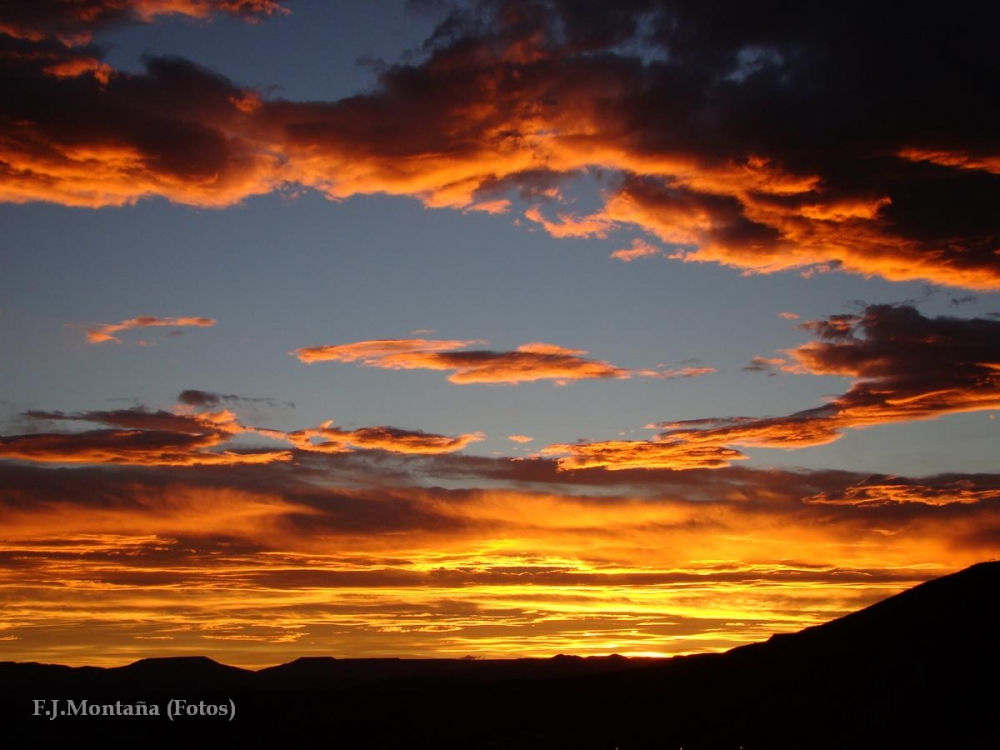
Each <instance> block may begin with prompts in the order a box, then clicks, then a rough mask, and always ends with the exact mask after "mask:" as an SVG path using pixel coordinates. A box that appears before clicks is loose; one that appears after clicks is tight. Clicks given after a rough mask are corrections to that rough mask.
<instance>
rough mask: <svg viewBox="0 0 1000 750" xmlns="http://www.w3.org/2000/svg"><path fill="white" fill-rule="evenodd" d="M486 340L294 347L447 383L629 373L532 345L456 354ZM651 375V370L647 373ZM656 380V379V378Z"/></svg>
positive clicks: (302, 353) (322, 358)
mask: <svg viewBox="0 0 1000 750" xmlns="http://www.w3.org/2000/svg"><path fill="white" fill-rule="evenodd" d="M485 343H487V342H485V341H471V340H470V341H455V340H427V339H384V340H378V341H357V342H354V343H351V344H339V345H335V346H316V347H306V348H302V349H296V350H295V351H294V352H291V354H292V355H293V356H295V357H298V359H299V360H300V361H302V362H306V363H307V364H311V363H313V362H360V363H361V364H362V365H364V366H365V367H379V368H382V369H386V370H416V369H421V370H444V371H448V370H454V373H453V374H451V375H449V376H448V380H449V381H451V382H452V383H458V384H460V385H467V384H470V383H487V384H516V383H525V382H530V381H535V380H555V381H557V382H558V383H564V382H569V381H571V380H585V379H591V378H598V379H607V378H627V377H630V375H631V374H632V373H631V371H629V370H626V369H623V368H621V367H615V366H614V365H612V364H609V363H607V362H600V361H596V360H592V359H586V358H584V357H583V356H582V355H584V354H587V352H586V351H583V350H582V349H567V348H565V347H562V346H557V345H555V344H545V343H541V342H533V343H529V344H522V345H521V346H519V347H517V349H515V350H514V351H492V350H487V349H474V350H471V351H457V350H459V349H464V348H465V347H468V346H472V345H474V344H485ZM649 372H651V373H652V372H654V371H649ZM657 377H660V375H657Z"/></svg>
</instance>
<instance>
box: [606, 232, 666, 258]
mask: <svg viewBox="0 0 1000 750" xmlns="http://www.w3.org/2000/svg"><path fill="white" fill-rule="evenodd" d="M654 255H662V251H661V250H660V248H658V247H656V245H651V244H650V243H648V242H646V240H644V239H641V238H639V237H636V238H635V239H634V240H632V247H629V248H625V247H623V248H621V249H620V250H615V251H614V252H613V253H611V257H612V258H617V259H618V260H623V261H625V262H626V263H629V262H631V261H633V260H635V259H636V258H650V257H652V256H654Z"/></svg>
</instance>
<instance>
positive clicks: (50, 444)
mask: <svg viewBox="0 0 1000 750" xmlns="http://www.w3.org/2000/svg"><path fill="white" fill-rule="evenodd" d="M181 397H182V398H181V400H182V402H183V406H179V407H177V410H176V411H173V412H168V411H162V410H157V411H150V410H147V409H144V408H132V409H119V410H114V411H88V412H78V413H72V414H67V413H64V412H60V411H54V412H46V411H37V410H36V411H28V412H25V413H24V414H23V415H22V416H23V417H24V418H25V419H27V420H30V421H33V422H45V423H52V422H55V423H85V424H88V425H95V426H99V428H98V429H86V430H83V431H75V432H48V433H46V432H37V431H36V432H31V433H27V434H22V435H10V436H0V459H14V460H20V461H31V462H36V463H55V464H119V465H140V466H204V465H238V464H260V463H271V462H275V461H291V460H293V458H295V457H296V456H297V455H301V454H303V453H307V454H308V453H352V452H355V451H362V452H363V451H387V452H391V453H412V454H418V455H433V454H441V453H451V452H454V451H459V450H462V449H463V448H465V447H466V446H468V445H470V444H471V443H474V442H478V441H480V440H482V439H484V438H485V435H484V434H483V433H481V432H475V433H468V434H462V435H458V436H456V437H450V436H447V435H438V434H434V433H427V432H422V431H419V430H402V429H399V428H396V427H361V428H358V429H356V430H342V429H339V428H337V427H334V426H333V423H332V422H326V423H325V424H323V425H321V426H320V427H316V428H309V429H304V430H295V431H291V432H285V431H282V430H274V429H268V428H263V427H253V426H249V425H245V424H243V423H242V422H241V421H240V419H239V418H238V417H237V415H236V414H235V413H234V412H233V411H231V410H229V409H219V410H216V411H204V410H202V411H196V410H195V409H206V408H207V409H211V408H212V407H215V406H218V405H219V403H220V402H222V401H227V402H230V403H235V404H236V405H240V404H242V403H244V402H246V401H247V400H246V399H241V398H240V397H237V396H224V395H221V394H212V393H207V392H205V391H184V392H182V394H181ZM260 400H261V399H250V400H249V401H250V403H251V404H252V403H253V402H255V401H260ZM255 436H256V437H263V438H267V439H269V440H274V441H278V442H283V443H288V444H290V445H291V446H293V449H283V450H265V449H261V448H247V447H241V448H239V449H229V450H226V449H225V447H226V446H227V444H229V443H230V441H233V440H235V439H237V438H243V439H244V440H246V439H252V438H253V437H255Z"/></svg>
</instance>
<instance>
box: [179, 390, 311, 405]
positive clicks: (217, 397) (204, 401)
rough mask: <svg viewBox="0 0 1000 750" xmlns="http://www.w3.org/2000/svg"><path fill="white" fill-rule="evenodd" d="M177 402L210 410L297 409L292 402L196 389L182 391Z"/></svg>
mask: <svg viewBox="0 0 1000 750" xmlns="http://www.w3.org/2000/svg"><path fill="white" fill-rule="evenodd" d="M177 401H178V402H179V403H182V404H184V405H185V406H194V407H198V408H209V409H211V408H217V407H220V406H231V407H236V406H249V407H260V406H281V407H287V408H290V409H294V408H295V404H293V403H292V402H291V401H280V402H279V401H277V400H275V399H273V398H261V397H250V396H238V395H236V394H233V393H213V392H212V391H199V390H195V389H188V390H184V391H181V392H180V394H178V396H177Z"/></svg>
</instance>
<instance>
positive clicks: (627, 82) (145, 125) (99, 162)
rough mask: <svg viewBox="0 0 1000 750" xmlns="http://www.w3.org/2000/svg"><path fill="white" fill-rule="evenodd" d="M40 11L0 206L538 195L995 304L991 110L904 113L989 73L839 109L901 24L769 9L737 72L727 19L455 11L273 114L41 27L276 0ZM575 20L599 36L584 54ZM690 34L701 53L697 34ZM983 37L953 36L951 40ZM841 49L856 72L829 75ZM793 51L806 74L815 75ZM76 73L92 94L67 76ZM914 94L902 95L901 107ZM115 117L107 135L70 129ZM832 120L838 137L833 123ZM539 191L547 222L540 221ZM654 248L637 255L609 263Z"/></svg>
mask: <svg viewBox="0 0 1000 750" xmlns="http://www.w3.org/2000/svg"><path fill="white" fill-rule="evenodd" d="M501 5H504V3H501ZM35 6H36V4H30V3H27V2H17V3H15V6H12V10H8V11H6V13H7V15H8V16H10V17H9V18H0V21H2V25H3V27H4V28H7V29H13V30H14V31H13V32H12V35H8V36H5V37H2V39H4V40H6V41H5V42H4V43H5V44H8V45H10V46H12V47H14V48H15V49H13V50H12V54H10V55H7V56H6V57H3V58H2V59H3V65H4V72H5V74H6V75H7V76H8V77H9V78H10V80H12V81H15V82H16V85H15V86H13V88H11V90H10V91H9V92H7V95H6V96H4V97H2V98H0V101H2V102H3V104H2V105H0V116H2V118H3V121H4V122H5V123H7V125H6V127H5V131H4V133H3V134H2V137H0V159H2V160H3V162H4V163H5V164H6V165H7V167H6V170H5V173H4V176H3V179H2V180H0V200H3V201H8V202H15V203H23V202H28V201H38V200H43V201H51V202H57V203H61V204H65V205H75V206H92V207H97V206H106V205H127V204H130V203H134V202H135V201H137V200H141V199H143V198H146V197H151V196H161V197H164V198H167V199H168V200H171V201H175V202H179V203H184V204H190V205H199V206H215V207H219V206H227V205H232V204H234V203H238V202H240V201H242V200H244V199H246V198H247V197H250V196H254V195H261V194H265V193H269V192H273V191H275V190H280V189H283V188H285V187H299V186H301V187H306V188H311V189H315V190H317V191H320V192H322V193H324V194H325V195H328V196H329V197H331V198H335V199H340V198H346V197H349V196H352V195H358V194H388V195H405V196H411V197H414V198H416V199H418V200H420V201H422V202H423V203H424V204H425V205H427V206H431V207H451V208H455V209H460V210H482V211H488V212H503V211H507V210H508V209H510V208H511V207H512V203H511V196H510V195H509V194H510V193H511V192H514V193H515V194H516V195H517V196H519V197H521V198H522V199H525V200H528V201H529V202H530V205H529V207H528V208H527V209H526V210H525V218H527V219H528V220H529V221H531V222H533V223H536V224H538V225H539V226H541V227H542V228H543V229H544V230H545V231H547V232H548V233H550V234H551V235H553V236H555V237H589V236H599V237H603V236H606V235H608V234H609V233H610V232H612V231H614V230H616V229H627V230H633V231H635V230H639V231H642V232H645V233H648V234H650V235H652V236H654V237H656V238H658V240H659V241H660V243H662V244H663V245H672V246H673V247H669V248H667V247H665V248H664V254H666V255H668V256H669V257H671V258H674V259H678V260H683V261H689V262H712V263H720V264H723V265H727V266H731V267H734V268H738V269H741V270H743V271H746V272H753V273H771V272H776V271H784V270H799V271H800V272H802V273H813V272H817V271H821V270H841V271H846V272H851V273H857V274H861V275H865V276H871V275H879V276H882V277H884V278H887V279H890V280H895V281H913V280H927V281H930V282H933V283H940V284H946V285H951V286H957V287H965V288H970V289H982V290H996V289H1000V260H998V256H997V255H996V253H995V250H996V248H997V246H998V240H1000V227H998V226H997V224H996V221H995V217H993V215H992V214H991V213H990V212H989V211H987V210H984V209H982V208H980V207H983V206H989V205H993V204H995V202H996V200H995V199H996V197H997V194H998V191H1000V188H998V186H997V184H996V180H995V176H996V175H997V174H998V171H997V169H996V161H997V157H996V153H997V150H996V149H995V148H993V147H991V146H990V145H989V144H990V143H991V142H990V141H989V140H988V139H989V138H990V137H991V135H990V133H991V132H992V130H991V128H992V117H991V116H987V115H986V114H985V112H987V111H989V108H988V107H985V105H984V107H985V109H983V110H982V111H979V110H976V111H972V110H970V111H968V112H966V117H964V118H963V123H965V125H963V126H962V127H958V126H957V125H956V124H954V123H953V122H951V121H948V120H945V119H943V118H931V119H928V118H927V117H926V111H927V110H928V109H935V106H934V105H933V104H923V103H922V104H921V105H920V107H919V109H918V110H914V107H916V106H917V105H916V102H927V101H928V99H930V100H931V101H934V99H935V97H937V98H938V99H941V100H942V101H941V102H939V106H938V107H937V109H938V110H939V111H942V112H944V111H950V109H951V106H950V102H951V99H950V97H951V96H953V90H954V88H955V82H960V83H961V85H965V83H967V82H968V81H975V80H979V78H978V77H977V76H979V75H980V74H981V71H979V70H969V69H964V68H962V67H961V66H959V67H949V70H948V71H947V72H946V74H945V75H943V76H942V74H941V71H940V69H939V68H938V69H935V70H933V71H930V70H928V69H926V68H925V67H921V71H922V72H923V76H921V75H920V73H915V72H914V71H910V73H908V74H907V76H904V77H903V78H902V79H897V80H894V81H893V82H892V83H887V82H883V85H879V86H877V87H876V86H875V84H874V83H871V84H868V82H867V81H865V85H871V86H873V87H875V88H873V89H872V90H870V91H868V95H869V98H868V99H866V101H867V102H868V103H867V105H866V106H865V107H858V108H855V109H854V110H852V111H851V112H850V113H848V114H847V115H845V114H844V109H843V107H842V106H841V105H840V104H839V102H840V101H841V98H842V92H843V90H845V86H847V85H848V84H847V83H845V81H844V80H843V79H842V77H843V76H846V75H849V73H848V71H851V70H868V69H879V70H881V71H883V73H884V74H885V75H892V73H891V71H889V70H887V69H886V68H885V66H884V65H882V64H881V61H882V59H883V58H882V55H884V54H885V48H886V45H890V46H891V45H895V46H896V48H898V49H899V50H900V51H899V52H898V54H896V55H895V59H910V60H918V61H919V60H921V58H923V57H924V55H923V50H921V49H918V48H913V47H912V45H913V44H915V42H914V41H913V40H915V39H917V38H919V34H913V33H908V32H907V31H906V29H905V28H904V26H905V24H899V23H894V24H889V25H890V26H891V27H892V29H893V30H892V31H891V32H890V34H889V37H891V38H889V37H885V36H884V33H883V36H879V37H878V42H877V43H876V42H875V41H874V40H873V39H871V38H869V37H868V36H865V35H854V36H850V37H842V36H838V34H840V32H837V33H833V32H832V31H830V34H829V37H826V36H817V35H816V31H815V30H816V29H818V28H825V29H827V30H828V31H829V30H830V29H841V28H844V29H846V28H848V27H849V26H850V24H846V23H844V24H841V23H826V22H818V21H817V20H816V19H812V20H811V21H810V18H812V15H813V14H814V13H820V11H810V12H807V13H803V14H801V17H797V19H796V20H795V21H789V20H788V19H787V18H784V17H783V18H782V19H780V20H781V23H777V22H776V21H777V20H778V19H776V18H773V17H771V16H770V15H769V13H764V14H763V15H761V16H760V17H759V18H757V19H756V20H754V21H753V22H752V23H751V22H750V21H749V20H747V21H746V24H747V25H746V28H749V27H750V26H753V25H754V24H756V23H761V24H765V25H766V24H767V23H768V21H767V19H768V18H770V19H771V21H775V23H771V24H770V27H771V28H772V29H778V31H773V40H772V42H773V46H774V49H770V50H769V55H768V56H767V57H766V58H761V59H760V60H758V63H755V64H759V67H757V68H755V69H754V71H753V74H752V75H750V74H747V73H746V71H743V72H739V71H736V73H738V74H736V73H734V70H733V68H732V65H733V64H734V63H733V60H741V59H743V58H741V54H742V53H743V52H744V51H745V50H746V49H747V48H749V47H753V46H754V45H756V44H758V43H759V40H756V39H753V40H751V39H749V38H742V37H741V36H740V35H741V33H743V32H745V30H746V29H745V28H743V29H742V30H741V31H738V32H734V35H733V36H732V38H730V37H727V36H726V35H725V34H713V33H711V32H710V31H708V29H711V28H714V26H713V24H714V23H715V21H714V20H712V19H710V18H707V17H705V16H704V15H703V14H705V13H707V11H706V10H696V11H690V13H691V17H690V18H689V17H687V15H686V14H680V15H681V16H684V17H683V18H682V17H679V16H678V17H675V14H677V13H679V11H678V10H677V9H673V10H670V9H664V10H663V13H664V14H665V15H664V25H663V26H662V28H660V27H658V32H657V33H656V34H654V35H653V36H652V37H648V38H647V37H644V38H643V42H642V43H643V44H644V45H646V46H649V45H652V47H653V48H656V47H657V46H658V45H662V46H663V47H664V48H669V50H670V61H669V62H666V61H665V60H664V61H659V62H656V63H655V64H646V63H644V62H643V61H642V60H640V59H639V58H638V57H636V56H634V55H631V54H629V53H627V52H626V51H625V50H626V49H629V48H630V47H631V46H635V44H636V43H637V38H636V37H634V36H633V35H634V34H637V33H638V31H637V29H639V28H644V26H643V24H641V23H638V22H635V21H636V19H635V18H634V17H633V14H632V13H631V12H630V11H628V10H626V11H620V10H618V11H615V12H616V13H622V14H623V17H628V18H629V19H631V21H630V22H629V23H624V22H622V23H618V22H617V21H614V20H613V19H611V18H609V17H606V16H607V14H610V13H612V11H610V10H608V9H602V8H598V7H596V6H595V7H593V8H590V9H588V10H587V11H585V12H583V13H580V14H568V13H567V12H566V11H565V9H564V8H562V7H561V6H560V5H559V4H558V3H546V2H543V3H542V5H541V6H540V7H541V8H544V12H542V11H540V12H539V13H537V14H536V15H535V16H534V17H533V18H531V19H529V18H526V17H525V16H524V14H521V13H515V12H512V13H510V14H505V13H499V12H498V13H496V14H495V15H491V17H490V19H489V21H490V22H489V23H482V24H477V23H469V24H465V23H464V22H461V21H459V20H457V18H452V19H450V21H449V23H450V24H451V25H450V26H449V27H448V33H447V34H445V33H442V34H438V35H436V36H435V37H434V39H433V40H432V41H431V42H429V46H428V57H427V60H426V61H425V62H423V63H420V64H417V65H413V66H398V67H394V68H390V69H389V70H387V71H386V72H385V73H384V74H383V75H382V77H381V79H380V84H379V87H378V88H377V89H376V90H374V91H372V92H369V93H366V94H362V95H359V96H355V97H350V98H348V99H343V100H340V101H335V102H289V101H283V100H277V99H272V100H267V99H265V98H263V97H261V96H260V94H259V93H257V92H254V91H251V90H246V89H242V88H240V87H238V86H236V85H234V84H233V83H232V82H230V81H228V80H226V79H225V78H222V77H220V76H219V75H217V74H214V73H211V72H209V71H206V70H204V69H201V68H198V67H197V66H195V65H193V64H191V63H187V62H184V61H181V60H177V59H171V60H165V59H153V60H150V62H149V63H148V68H147V70H146V72H145V73H143V74H127V75H118V76H114V77H112V76H111V74H110V72H109V71H107V70H106V69H105V68H102V67H100V66H101V65H103V63H101V62H100V57H99V55H100V52H99V51H98V50H90V49H77V48H75V47H67V46H66V45H63V44H61V43H55V42H53V40H52V38H51V37H50V36H46V35H51V34H56V33H71V32H72V33H80V32H85V31H86V30H87V29H90V28H99V27H100V26H101V25H104V24H108V23H113V22H125V21H128V20H130V19H131V20H149V19H151V18H153V17H155V16H158V15H161V14H166V13H182V14H185V15H189V16H193V17H204V16H205V15H207V14H209V13H211V12H215V11H222V12H233V13H239V14H243V15H247V16H249V17H258V16H262V15H267V14H272V13H275V12H279V11H280V7H279V6H278V5H277V4H276V3H274V2H267V1H266V0H260V2H229V1H219V2H208V0H205V1H204V2H199V1H198V0H169V1H168V0H148V1H147V2H139V1H138V0H136V1H134V2H110V0H106V1H105V2H97V0H90V1H89V2H87V3H84V4H82V5H81V4H76V3H75V4H73V7H72V8H69V6H66V7H63V6H60V10H59V13H58V14H56V15H55V16H52V17H51V18H48V19H47V18H46V16H45V14H44V13H40V12H38V11H37V10H32V8H33V7H35ZM46 7H48V6H46ZM823 12H829V13H832V14H834V15H836V13H837V12H839V11H834V10H829V11H823ZM475 16H476V12H475V11H472V12H470V14H469V18H470V19H472V18H474V17H475ZM668 17H669V18H670V19H671V20H670V21H669V22H667V20H666V19H667V18H668ZM514 18H517V19H519V20H517V21H516V22H515V21H514V20H513V19H514ZM615 18H616V19H618V17H617V16H616V17H615ZM618 20H621V19H618ZM872 23H874V21H872ZM897 27H898V28H897ZM593 28H604V29H611V28H614V29H616V31H614V32H610V31H609V32H608V34H607V35H606V36H604V37H602V36H601V35H595V34H593V33H591V32H590V31H588V29H593ZM626 29H631V31H626ZM881 31H882V32H884V29H882V30H881ZM687 33H690V34H692V35H694V36H693V37H692V38H694V39H699V35H700V34H703V33H704V34H705V37H704V38H700V39H699V41H698V42H690V43H689V41H690V40H689V39H688V37H686V36H684V34H687ZM976 33H978V32H975V31H971V30H970V29H969V28H965V29H963V30H962V35H959V34H956V38H965V37H964V36H963V35H968V34H973V35H975V34H976ZM40 34H41V36H39V35H40ZM622 34H624V36H619V35H622ZM678 35H680V36H678ZM600 38H603V39H605V42H603V43H598V42H597V41H596V40H598V39H600ZM582 39H590V40H591V42H590V43H586V44H585V43H583V42H581V41H580V40H582ZM447 40H450V41H447ZM612 40H613V41H612ZM979 41H980V43H981V44H983V45H985V46H984V48H985V49H988V48H989V44H990V43H991V41H990V40H986V39H982V40H979ZM605 43H606V44H607V45H608V46H603V45H604V44H605ZM590 44H596V45H597V46H596V48H595V47H593V46H589V45H590ZM748 45H749V47H748ZM682 47H683V48H684V51H683V53H682V52H681V51H680V49H681V48H682ZM696 48H698V49H701V50H702V52H696V51H695V49H696ZM845 49H847V50H849V53H848V54H849V55H850V56H851V59H852V61H853V62H852V64H847V63H845V62H843V61H842V64H837V65H835V64H833V63H832V62H831V61H832V60H834V59H835V58H837V56H838V55H840V56H843V55H844V54H845V53H844V50H845ZM596 51H600V53H601V54H599V55H596V54H594V53H595V52H596ZM42 53H44V54H42ZM771 53H773V54H771ZM702 55H703V56H704V57H702ZM793 58H794V59H797V60H798V59H804V58H809V59H810V60H811V63H810V64H811V65H812V66H813V67H808V69H809V70H810V71H811V73H810V76H809V78H808V80H805V77H804V74H803V73H802V72H801V71H802V70H805V69H806V68H804V67H803V68H795V67H793V66H792V65H791V63H790V61H791V60H792V59H793ZM955 59H964V58H963V57H962V56H961V55H958V54H956V56H955ZM95 64H96V65H97V67H96V68H95V67H94V65H95ZM740 64H742V63H740ZM914 64H917V65H920V66H925V65H929V63H924V62H918V63H914ZM963 64H964V63H963ZM852 65H854V67H852ZM46 71H48V72H46ZM57 71H62V72H63V74H65V75H69V74H70V73H77V74H75V75H72V76H70V77H62V78H57V77H54V76H56V75H59V73H57ZM86 71H91V72H93V73H94V74H95V75H98V76H100V77H102V78H105V79H107V80H105V81H104V82H103V83H100V82H99V81H95V80H94V78H93V76H89V75H80V74H78V73H82V72H86ZM102 71H103V72H102ZM858 80H861V79H860V78H859V77H857V76H855V77H854V78H852V79H851V83H850V84H849V85H857V81H858ZM916 82H919V86H920V88H919V89H918V91H919V93H920V95H919V96H917V95H905V94H904V92H905V91H906V90H907V86H910V85H918V83H916ZM983 88H984V89H988V88H989V83H988V82H984V84H983ZM24 91H31V92H32V95H31V97H26V96H25V95H24V94H23V93H20V92H24ZM886 91H892V92H893V95H892V96H891V97H890V96H886V95H885V92H886ZM696 92H700V93H696ZM984 96H985V95H984ZM973 99H976V97H970V100H973ZM984 101H985V98H984ZM69 102H72V105H70V104H69ZM556 102H557V103H558V104H556ZM108 108H110V109H111V110H112V111H115V112H116V113H117V119H116V121H115V122H114V123H109V122H107V121H106V120H105V119H103V118H97V117H85V116H80V115H81V113H84V114H86V113H91V112H103V111H107V110H108ZM831 108H832V109H831ZM682 113H683V114H682ZM844 117H847V118H848V120H850V123H847V124H843V125H841V126H838V125H836V124H835V123H839V122H842V120H843V118H844ZM70 123H71V124H72V126H70V125H69V124H70ZM790 123H796V124H795V125H794V126H793V125H790ZM154 125H155V127H153V126H154ZM151 132H156V133H157V134H158V135H157V137H155V138H153V137H150V135H149V134H150V133H151ZM861 134H865V135H864V137H862V135H861ZM977 134H978V135H977ZM965 141H969V143H966V142H965ZM931 142H933V143H934V144H935V145H934V147H933V148H931V147H925V146H920V145H915V144H921V143H931ZM970 144H972V145H970ZM973 145H974V146H975V147H973ZM588 173H590V174H593V173H600V174H601V175H602V182H603V185H604V187H605V192H604V193H603V195H602V197H601V201H602V205H601V206H600V207H599V208H598V209H597V210H595V211H593V212H591V213H588V214H583V215H578V214H575V213H573V211H572V210H571V208H570V207H569V206H568V204H567V203H566V202H565V200H564V199H563V197H562V195H563V191H562V190H561V188H562V186H563V185H564V184H565V183H567V182H569V181H571V180H574V179H576V178H577V177H579V176H580V175H586V174H588ZM542 196H544V197H545V199H546V201H548V205H550V206H552V207H553V208H552V209H549V208H546V209H545V211H543V210H542V207H541V203H540V202H539V199H540V198H541V197H542ZM553 214H554V216H555V218H551V217H552V215H553ZM650 248H652V245H646V244H634V245H633V246H632V247H631V248H622V249H619V250H617V251H616V252H615V254H614V257H617V258H619V259H622V260H629V259H633V258H636V257H643V256H648V255H651V254H653V253H652V251H651V250H650Z"/></svg>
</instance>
